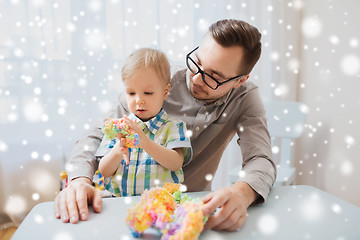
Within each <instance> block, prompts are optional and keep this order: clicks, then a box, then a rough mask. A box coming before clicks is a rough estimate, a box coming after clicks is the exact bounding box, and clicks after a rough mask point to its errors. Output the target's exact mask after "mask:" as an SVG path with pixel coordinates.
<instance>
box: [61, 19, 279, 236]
mask: <svg viewBox="0 0 360 240" xmlns="http://www.w3.org/2000/svg"><path fill="white" fill-rule="evenodd" d="M260 54H261V34H260V33H259V31H258V30H257V29H256V28H255V27H253V26H251V25H249V24H248V23H246V22H243V21H239V20H220V21H218V22H216V23H214V24H213V25H211V26H210V28H209V31H208V33H207V34H206V36H205V37H204V40H203V41H202V43H201V45H200V46H199V47H196V48H195V49H193V50H192V51H191V52H189V54H187V56H186V64H187V68H188V69H187V70H182V71H179V72H177V73H175V74H174V76H173V78H172V80H171V92H170V95H169V97H168V99H167V100H166V101H165V103H164V109H165V110H166V111H167V112H168V113H169V115H171V116H174V117H176V118H180V119H182V120H183V121H184V122H186V124H187V128H188V129H189V130H191V145H192V147H193V159H192V161H191V162H190V163H189V164H187V165H186V166H184V168H183V170H184V175H185V176H184V178H185V181H184V184H185V185H186V186H187V189H188V191H201V190H210V185H211V182H210V181H207V180H206V175H208V174H211V175H214V174H215V172H216V169H217V167H218V164H219V161H220V159H221V156H222V154H223V152H224V150H225V148H226V146H227V145H228V143H229V142H230V140H231V139H232V138H233V136H234V135H235V133H237V135H238V140H237V142H238V144H239V146H240V147H241V152H242V155H243V156H242V158H243V163H242V165H243V173H244V174H241V177H240V178H239V180H238V182H236V183H235V184H233V185H231V186H228V187H225V188H222V189H219V190H217V191H215V192H212V193H210V194H208V195H207V196H205V197H204V198H203V202H204V208H203V212H204V214H205V215H208V216H209V215H210V214H211V213H213V212H214V211H215V210H216V209H218V211H216V213H215V214H214V215H213V216H212V217H210V218H209V220H208V222H207V223H206V226H205V229H215V230H225V231H235V230H237V229H238V228H240V227H241V226H242V225H243V224H244V222H245V220H246V215H247V208H248V207H249V206H250V205H251V204H253V203H258V202H263V201H265V200H266V198H267V196H268V193H269V191H270V189H271V186H272V184H273V183H274V181H275V177H276V167H275V165H274V162H273V161H272V155H271V146H270V137H269V133H268V131H267V127H266V119H265V111H264V107H263V104H262V102H261V99H260V96H259V93H258V91H257V86H255V85H254V84H252V83H251V82H247V80H248V79H249V74H250V72H251V70H252V68H253V67H254V65H255V64H256V62H257V61H258V59H259V58H260ZM118 100H119V103H118V105H117V106H116V109H115V110H114V111H113V112H112V113H111V114H110V116H109V117H112V118H119V117H122V116H123V115H124V114H127V113H128V112H129V110H128V109H127V107H126V102H125V98H124V96H123V95H122V94H121V95H120V96H119V99H118ZM102 136H103V134H102V133H101V130H100V128H94V129H92V130H90V131H88V133H87V134H86V135H85V136H84V137H83V138H82V139H80V140H79V142H78V144H77V145H76V147H75V149H74V151H73V153H72V156H71V159H70V164H71V165H70V166H71V167H72V169H73V171H72V172H71V173H70V174H69V177H70V179H71V182H70V184H69V186H68V187H67V188H66V189H65V190H63V191H62V192H60V193H59V195H58V196H57V197H56V199H55V205H54V211H55V215H56V217H57V218H61V219H62V221H63V222H69V221H70V222H71V223H77V222H78V221H79V219H80V220H87V217H88V208H87V206H88V203H89V204H92V206H93V209H94V211H96V212H100V211H101V197H100V195H99V194H98V193H97V192H96V191H95V190H94V188H93V187H92V186H91V185H90V184H91V179H92V176H93V174H94V172H95V170H96V169H97V164H98V163H97V160H96V158H95V157H94V154H95V152H96V150H97V148H98V146H99V144H100V141H101V139H102ZM239 164H240V160H239Z"/></svg>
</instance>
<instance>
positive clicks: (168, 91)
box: [164, 83, 171, 99]
mask: <svg viewBox="0 0 360 240" xmlns="http://www.w3.org/2000/svg"><path fill="white" fill-rule="evenodd" d="M170 89H171V85H170V83H169V84H168V85H166V87H165V92H164V99H166V98H167V97H168V96H169V93H170Z"/></svg>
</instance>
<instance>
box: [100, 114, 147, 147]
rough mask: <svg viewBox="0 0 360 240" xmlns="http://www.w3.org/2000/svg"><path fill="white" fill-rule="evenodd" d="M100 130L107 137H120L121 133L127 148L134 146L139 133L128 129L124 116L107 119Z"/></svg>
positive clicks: (136, 143)
mask: <svg viewBox="0 0 360 240" xmlns="http://www.w3.org/2000/svg"><path fill="white" fill-rule="evenodd" d="M101 130H102V132H103V133H104V135H105V136H106V138H108V139H120V134H122V135H123V137H124V138H125V144H126V146H127V147H129V148H134V147H136V146H137V145H138V144H139V140H140V138H139V135H138V134H137V133H136V132H134V131H133V130H131V129H130V127H129V125H128V124H127V123H126V122H125V119H124V118H121V119H109V120H107V121H106V122H105V123H104V125H103V126H102V129H101Z"/></svg>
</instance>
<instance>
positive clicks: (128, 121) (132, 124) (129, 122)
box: [124, 116, 147, 148]
mask: <svg viewBox="0 0 360 240" xmlns="http://www.w3.org/2000/svg"><path fill="white" fill-rule="evenodd" d="M124 119H125V122H126V124H127V125H129V127H130V129H131V130H133V131H134V132H136V133H137V134H138V135H139V145H138V146H139V147H141V146H142V145H141V143H143V142H144V141H145V140H146V138H147V136H146V135H145V134H144V132H143V130H142V129H141V128H140V127H139V126H138V125H137V123H136V122H134V121H132V120H131V119H130V118H129V117H128V116H124ZM141 148H143V147H141Z"/></svg>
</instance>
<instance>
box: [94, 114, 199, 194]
mask: <svg viewBox="0 0 360 240" xmlns="http://www.w3.org/2000/svg"><path fill="white" fill-rule="evenodd" d="M129 118H130V119H131V120H135V119H137V123H138V125H139V126H140V128H141V129H142V130H143V131H144V133H145V134H146V135H147V136H148V137H149V138H150V139H151V140H153V141H155V142H156V143H158V144H161V145H162V146H165V147H167V148H170V149H174V148H183V151H184V163H183V165H186V164H187V163H189V161H190V160H191V157H192V149H191V145H190V139H189V138H188V137H187V136H186V131H187V130H186V126H185V123H183V122H182V121H180V120H178V119H171V118H170V117H169V116H168V115H167V113H166V112H165V111H164V110H163V109H162V110H161V111H160V113H158V114H157V115H156V116H155V117H153V118H152V119H150V120H149V121H147V122H142V121H141V120H140V119H139V118H137V117H136V116H135V115H133V114H131V115H130V116H129ZM112 147H113V144H112V143H111V140H108V139H105V138H104V139H103V141H102V142H101V144H100V147H99V150H98V152H97V153H96V156H101V157H102V156H104V155H105V154H106V153H108V152H109V151H110V150H111V148H112ZM102 154H103V155H102ZM129 158H130V164H129V165H126V164H125V160H124V159H123V160H122V161H121V163H120V166H119V168H118V170H117V172H116V173H115V174H114V175H113V176H112V177H110V178H105V180H104V182H105V187H106V189H107V190H109V191H110V192H112V193H113V194H114V195H115V196H135V195H140V194H141V193H142V192H143V191H144V190H145V189H149V188H151V187H154V186H162V185H163V184H164V183H165V182H174V183H182V182H183V181H184V173H183V170H182V169H180V170H178V171H170V170H168V169H166V168H164V167H163V166H161V165H160V164H159V163H157V162H156V161H155V160H154V159H153V158H152V157H151V156H150V155H149V154H147V153H146V152H145V151H144V150H143V149H141V148H138V147H137V148H129Z"/></svg>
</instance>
